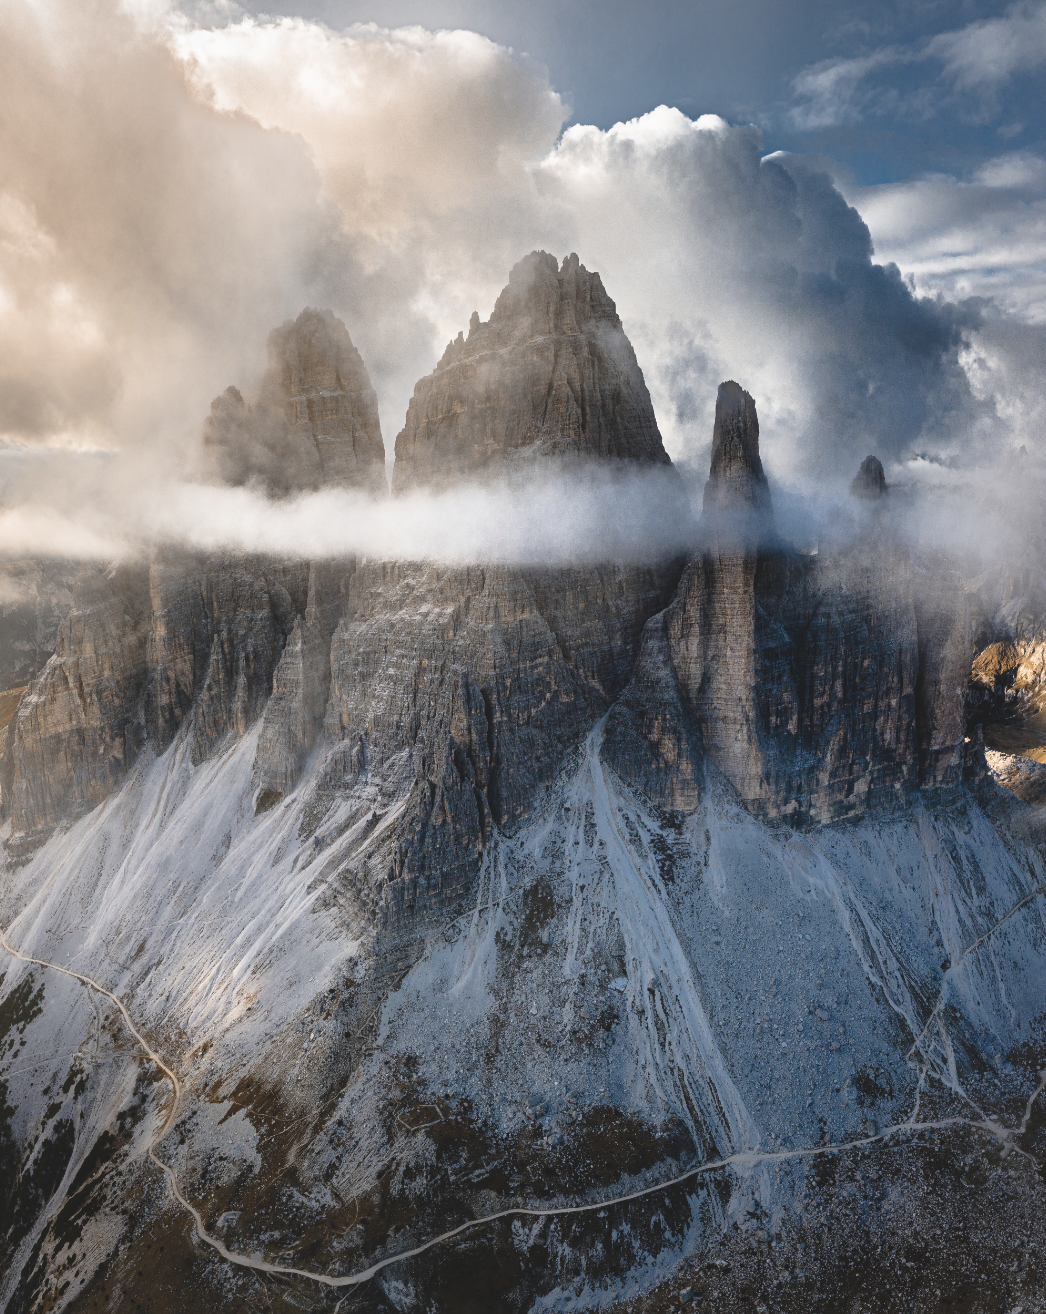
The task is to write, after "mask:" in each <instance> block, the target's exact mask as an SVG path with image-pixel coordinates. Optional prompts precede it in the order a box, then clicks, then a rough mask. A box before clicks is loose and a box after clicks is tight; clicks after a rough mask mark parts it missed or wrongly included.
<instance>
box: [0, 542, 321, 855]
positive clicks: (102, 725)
mask: <svg viewBox="0 0 1046 1314" xmlns="http://www.w3.org/2000/svg"><path fill="white" fill-rule="evenodd" d="M307 583H308V566H307V565H305V564H303V563H297V564H293V565H290V566H288V565H284V564H282V563H278V562H271V561H262V560H257V559H254V560H252V559H249V558H238V559H229V558H225V559H219V560H202V559H197V558H193V557H183V556H173V557H172V556H164V555H162V554H156V555H154V558H153V560H152V562H151V563H150V566H149V567H148V569H147V570H146V569H144V568H135V569H124V570H118V571H111V572H104V571H99V570H97V569H95V568H89V569H86V570H85V571H84V572H83V575H82V577H81V579H80V580H79V582H78V584H77V587H76V593H75V600H74V606H73V609H72V611H71V612H70V614H69V616H68V617H67V618H66V620H65V621H63V623H62V625H61V628H60V629H59V632H58V645H57V649H56V652H55V654H54V656H53V657H52V658H51V659H50V661H49V662H48V663H47V665H46V666H45V667H44V669H43V670H42V671H41V672H40V674H39V676H37V677H36V679H35V680H34V681H33V682H32V683H31V684H30V686H29V689H28V690H27V692H26V694H25V696H24V697H23V698H22V701H21V703H20V704H19V707H18V710H17V711H16V713H15V715H14V716H13V717H12V719H11V722H10V724H9V725H8V730H7V746H6V751H5V754H4V763H3V772H4V775H3V807H4V814H5V816H6V817H9V818H10V819H11V821H12V826H13V830H14V832H15V834H16V835H20V836H23V837H24V845H28V846H30V847H31V846H32V845H33V844H35V843H37V842H38V841H39V840H40V839H41V837H46V835H47V834H49V833H50V832H51V831H52V830H53V829H54V827H55V826H56V825H57V824H58V823H59V822H61V821H64V820H67V819H69V818H70V817H74V816H77V815H79V814H80V813H82V812H83V811H86V810H88V809H90V808H92V807H94V806H95V805H97V804H98V803H100V802H101V801H102V800H103V799H104V798H106V797H107V796H108V795H109V794H110V793H112V792H113V791H114V790H116V789H118V788H119V787H120V786H121V785H122V784H123V782H124V780H125V779H126V777H127V774H128V772H129V771H130V770H131V768H132V767H133V766H134V764H135V762H136V760H137V758H138V756H139V754H140V753H141V751H142V749H143V748H144V747H145V746H146V745H148V746H149V747H150V749H151V750H152V751H153V752H156V753H161V752H163V751H164V750H165V749H166V748H167V747H169V745H170V744H171V743H172V741H173V739H174V737H175V735H176V734H177V733H178V730H179V728H180V727H181V725H182V722H183V721H184V720H186V718H187V717H189V715H190V713H191V723H190V725H189V726H188V734H189V751H190V754H191V757H192V760H193V761H194V762H197V763H199V762H202V761H204V760H206V759H207V758H208V757H209V756H211V755H212V753H213V752H214V751H216V749H218V748H220V747H221V746H222V745H223V744H224V743H225V742H226V741H227V740H228V738H229V736H230V735H232V736H239V735H242V734H243V733H245V731H246V730H247V729H248V728H249V727H250V726H251V725H252V724H253V723H254V721H255V720H256V719H257V717H258V716H259V715H260V713H261V711H262V710H263V708H264V707H265V704H266V701H267V699H268V697H269V693H270V691H271V688H272V680H273V672H274V669H275V667H276V665H277V663H278V662H279V660H280V656H281V653H282V650H283V646H284V643H285V642H286V639H287V636H288V635H290V634H291V633H292V632H293V629H294V627H295V624H296V621H297V617H298V615H299V614H300V613H301V612H303V611H304V610H305V606H306V589H307ZM21 842H22V841H20V843H21ZM24 845H23V846H24ZM9 851H10V850H9Z"/></svg>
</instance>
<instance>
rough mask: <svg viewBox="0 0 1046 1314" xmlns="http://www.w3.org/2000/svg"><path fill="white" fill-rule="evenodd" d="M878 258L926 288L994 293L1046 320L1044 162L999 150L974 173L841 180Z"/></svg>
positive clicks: (1010, 307) (1006, 305)
mask: <svg viewBox="0 0 1046 1314" xmlns="http://www.w3.org/2000/svg"><path fill="white" fill-rule="evenodd" d="M844 190H845V191H846V194H847V198H848V199H849V200H850V201H851V202H852V203H853V204H854V205H856V206H857V207H858V208H859V210H860V212H861V214H862V216H863V217H864V219H865V220H866V222H867V223H868V226H869V228H870V229H871V231H872V233H873V235H874V239H875V249H876V253H877V255H878V257H879V258H880V259H883V260H887V261H894V262H896V263H897V264H898V265H900V266H901V267H902V268H903V269H904V270H905V271H906V272H908V273H910V274H912V275H913V276H914V278H915V280H916V284H917V286H918V287H919V288H920V290H921V291H923V292H924V293H927V294H931V295H939V296H943V297H947V298H950V299H961V298H964V297H973V296H979V297H990V298H992V300H993V301H994V302H995V303H996V305H997V306H998V307H1000V308H1002V309H1004V310H1006V311H1008V312H1010V313H1013V314H1016V315H1019V316H1020V317H1021V318H1024V319H1028V320H1032V321H1035V322H1043V321H1046V160H1044V159H1042V158H1041V157H1040V156H1038V155H1036V154H1034V153H1032V152H1015V153H1011V154H1006V155H1001V156H998V157H997V158H995V159H994V160H990V161H989V162H988V163H986V164H984V165H983V166H982V167H981V168H980V169H978V170H977V171H976V173H974V174H973V176H972V177H969V178H966V179H962V178H957V177H955V176H952V175H948V174H931V175H928V176H925V177H921V178H914V179H910V180H908V181H905V182H901V183H890V184H884V185H881V186H877V187H863V188H862V187H854V186H846V185H845V184H844Z"/></svg>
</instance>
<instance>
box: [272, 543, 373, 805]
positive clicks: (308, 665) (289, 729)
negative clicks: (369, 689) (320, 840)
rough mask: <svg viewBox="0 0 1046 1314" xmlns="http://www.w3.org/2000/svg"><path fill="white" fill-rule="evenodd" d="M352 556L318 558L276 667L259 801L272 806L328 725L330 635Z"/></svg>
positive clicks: (294, 778) (294, 781)
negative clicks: (302, 607) (325, 720)
mask: <svg viewBox="0 0 1046 1314" xmlns="http://www.w3.org/2000/svg"><path fill="white" fill-rule="evenodd" d="M353 568H354V563H352V562H328V561H323V562H313V563H312V564H311V566H310V567H309V591H308V600H307V603H306V606H305V611H304V613H303V614H300V615H297V616H296V617H295V619H294V626H293V629H292V630H291V633H290V637H289V638H288V639H287V643H286V646H285V647H284V649H283V654H282V656H281V657H280V660H279V664H278V665H277V667H276V670H275V671H274V673H273V689H272V697H271V698H270V699H269V701H268V704H267V706H266V708H265V719H264V722H263V724H262V730H261V737H260V738H259V741H258V754H257V758H256V760H255V781H256V783H257V785H258V786H259V789H260V791H261V794H260V796H259V799H260V806H262V807H265V806H266V805H269V806H271V804H272V803H274V802H276V801H277V799H278V798H280V797H282V796H283V795H284V794H286V793H288V792H289V791H290V790H292V789H293V788H294V786H295V785H296V784H297V783H298V780H299V778H300V776H301V772H302V768H303V767H304V765H305V762H306V759H307V758H308V756H309V754H310V753H311V752H312V750H313V749H314V748H315V747H316V741H317V738H318V736H319V734H320V731H321V730H322V728H323V718H324V714H325V712H326V709H327V697H328V695H329V693H330V682H331V640H332V638H333V636H334V631H335V628H336V627H337V624H338V621H339V620H340V619H341V614H342V611H343V609H344V605H345V598H344V585H345V584H346V583H347V582H348V578H349V577H350V576H351V574H352V570H353Z"/></svg>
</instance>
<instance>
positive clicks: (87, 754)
mask: <svg viewBox="0 0 1046 1314" xmlns="http://www.w3.org/2000/svg"><path fill="white" fill-rule="evenodd" d="M148 617H149V607H148V587H147V580H146V576H145V572H144V571H141V570H120V571H112V572H105V571H101V570H98V569H96V568H93V567H91V568H87V569H85V570H84V571H83V572H82V574H81V576H80V578H79V580H78V581H77V584H76V587H75V590H74V602H73V609H72V611H71V612H70V613H69V615H68V616H67V617H66V619H65V620H64V621H63V622H62V624H61V626H60V627H59V630H58V639H57V646H56V650H55V653H54V655H53V656H52V657H51V658H50V660H49V661H48V662H47V664H46V666H45V667H44V669H43V670H42V671H41V672H40V674H39V675H38V676H36V678H35V679H34V680H32V681H31V683H30V685H29V688H28V689H27V691H26V693H25V694H24V696H23V697H22V700H21V702H20V704H19V706H18V710H17V711H16V713H15V715H14V716H13V717H12V719H11V721H10V722H9V724H8V727H7V743H6V749H5V752H4V760H3V804H4V812H5V815H6V816H8V817H10V818H11V819H12V820H13V822H14V829H15V830H16V832H18V833H19V834H20V835H21V836H22V844H23V847H30V848H31V847H32V846H33V845H34V844H35V843H36V842H37V841H38V839H39V838H40V837H41V836H45V835H46V834H47V833H49V832H50V831H51V830H52V829H53V828H54V826H55V824H56V823H57V822H58V821H59V820H63V819H67V818H71V817H76V816H79V815H81V814H82V813H84V812H87V811H89V810H90V809H91V808H93V807H95V806H96V805H97V804H98V803H100V802H101V801H102V800H103V799H104V798H106V797H107V796H108V795H109V794H111V793H112V792H113V790H114V789H117V788H119V786H120V785H121V784H122V783H123V780H124V779H125V777H126V775H127V772H128V771H129V770H130V768H131V767H132V766H133V765H134V763H135V761H136V759H137V757H138V754H139V752H140V751H141V748H142V745H143V741H144V734H143V727H142V722H141V702H142V696H143V694H144V690H145V683H146V678H147V667H146V642H147V635H148Z"/></svg>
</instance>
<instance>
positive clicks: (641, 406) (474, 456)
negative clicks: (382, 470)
mask: <svg viewBox="0 0 1046 1314" xmlns="http://www.w3.org/2000/svg"><path fill="white" fill-rule="evenodd" d="M535 457H544V458H548V457H553V458H559V459H564V460H574V461H578V460H581V461H583V460H592V459H599V460H607V459H614V460H624V461H639V462H653V463H657V464H668V463H669V462H668V456H667V454H666V452H665V449H664V446H663V445H662V442H661V435H660V433H659V432H658V428H657V421H656V419H655V418H654V411H653V407H652V405H651V402H650V394H649V393H648V391H647V387H646V383H645V382H644V380H643V374H642V371H641V370H640V368H639V364H638V362H637V361H636V356H635V352H634V351H633V350H632V346H631V344H630V342H629V341H628V339H627V337H626V336H625V333H624V330H623V329H622V327H621V321H620V319H619V318H618V315H617V310H616V308H615V306H614V303H613V301H611V299H610V297H608V296H607V294H606V292H605V291H604V288H603V284H602V281H601V280H600V277H599V275H598V274H595V273H590V272H589V271H588V270H587V269H586V268H585V267H584V265H582V264H580V262H579V261H578V258H577V256H576V255H570V256H567V258H566V259H565V260H564V261H563V264H562V267H560V266H558V265H557V262H556V260H555V258H554V257H553V256H550V255H548V254H547V253H546V252H544V251H534V252H532V253H531V254H530V255H529V256H527V257H526V259H524V260H521V261H520V262H519V264H518V265H516V266H515V268H514V269H513V270H512V272H511V274H510V275H509V283H508V286H507V287H506V288H505V290H504V291H503V292H502V293H501V295H500V296H499V297H498V300H497V304H496V305H495V307H494V311H493V313H492V315H491V317H490V319H489V320H488V322H487V323H485V324H483V323H481V322H480V320H479V317H478V315H473V317H472V322H471V323H470V326H469V334H468V337H467V338H465V336H464V335H463V334H460V333H459V334H458V337H457V339H456V340H455V341H454V342H452V343H450V344H449V345H448V347H447V349H446V351H445V352H444V354H443V358H442V359H441V360H440V362H439V364H438V365H437V366H436V369H435V370H434V371H433V373H432V374H430V375H428V376H427V377H426V378H423V379H421V380H420V381H419V383H418V385H417V387H416V388H415V389H414V396H413V398H412V399H411V402H410V406H409V408H408V410H407V419H406V423H405V425H404V427H403V430H402V432H401V433H400V435H399V437H398V438H397V439H396V465H395V469H394V471H393V490H394V491H395V492H398V493H402V492H406V491H408V490H410V489H412V488H419V487H430V486H434V485H439V484H441V483H444V482H446V481H448V480H453V479H460V478H463V477H464V478H480V477H483V476H487V475H493V474H499V473H502V472H504V471H505V470H507V469H511V468H517V467H518V466H519V465H520V464H521V463H525V462H527V461H528V460H533V459H534V458H535Z"/></svg>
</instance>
